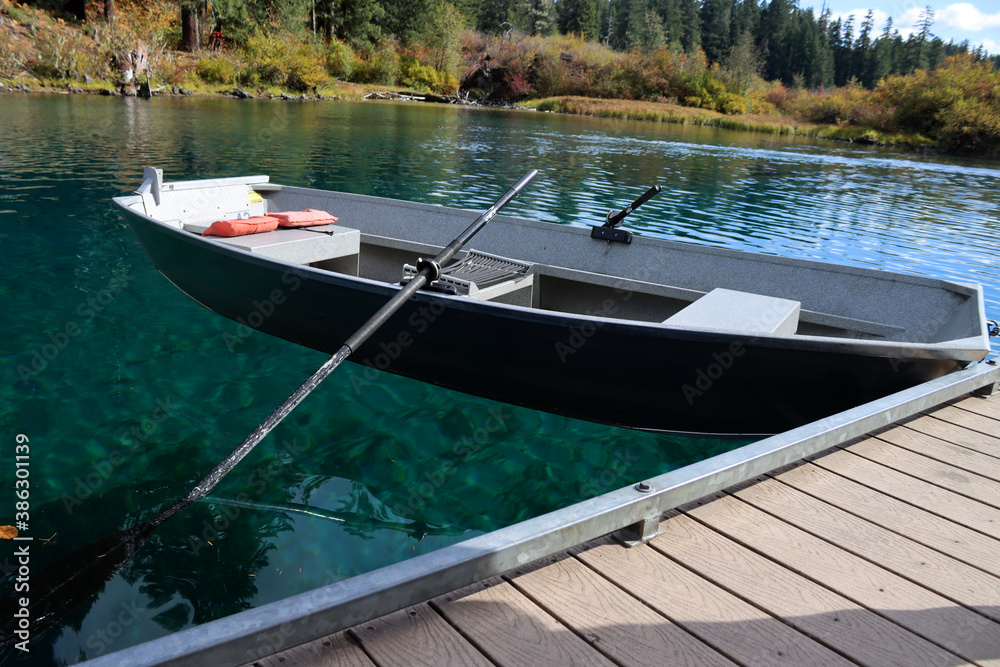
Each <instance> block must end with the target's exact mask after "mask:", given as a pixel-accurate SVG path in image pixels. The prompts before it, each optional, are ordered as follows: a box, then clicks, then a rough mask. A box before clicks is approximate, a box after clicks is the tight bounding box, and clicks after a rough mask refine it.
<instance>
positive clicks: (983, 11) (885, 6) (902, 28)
mask: <svg viewBox="0 0 1000 667" xmlns="http://www.w3.org/2000/svg"><path fill="white" fill-rule="evenodd" d="M826 5H827V6H828V7H829V8H830V10H831V11H832V12H833V13H834V15H835V16H839V17H841V18H844V17H846V16H847V15H848V14H855V15H856V18H855V19H854V35H855V36H857V34H858V27H859V26H860V25H861V22H862V21H864V19H865V14H867V13H868V10H869V9H874V10H875V32H877V33H880V32H881V31H882V28H883V27H884V26H885V20H886V19H887V18H888V17H889V16H892V24H893V27H895V28H897V29H898V30H899V33H900V34H901V35H903V37H906V36H907V35H909V34H910V33H911V32H913V31H914V27H913V26H914V25H915V24H916V23H917V20H918V19H919V18H920V14H921V13H922V12H923V11H924V8H925V7H926V6H927V5H930V6H931V8H932V9H933V10H934V25H933V26H932V27H931V32H932V33H933V34H935V35H937V36H938V37H940V38H941V39H943V40H944V41H946V42H947V41H948V40H949V39H954V40H955V41H956V42H961V41H962V40H963V39H967V40H969V43H970V44H972V45H973V46H975V45H977V44H982V45H983V46H985V47H986V50H987V51H989V52H990V53H1000V0H969V1H964V0H961V1H957V2H956V1H948V0H936V1H931V2H928V1H927V0H923V1H920V0H826ZM799 6H800V7H802V8H803V9H806V8H809V7H812V8H813V9H814V10H815V12H816V14H817V16H818V15H819V13H820V11H821V10H822V7H823V0H800V2H799Z"/></svg>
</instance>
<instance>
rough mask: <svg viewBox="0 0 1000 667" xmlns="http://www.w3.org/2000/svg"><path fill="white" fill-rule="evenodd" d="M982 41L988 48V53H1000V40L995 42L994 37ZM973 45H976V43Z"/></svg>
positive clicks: (984, 46) (985, 47)
mask: <svg viewBox="0 0 1000 667" xmlns="http://www.w3.org/2000/svg"><path fill="white" fill-rule="evenodd" d="M980 43H981V44H982V45H983V48H984V49H986V52H987V53H1000V42H994V41H993V40H992V39H984V40H981V41H980ZM972 46H973V47H975V44H973V45H972Z"/></svg>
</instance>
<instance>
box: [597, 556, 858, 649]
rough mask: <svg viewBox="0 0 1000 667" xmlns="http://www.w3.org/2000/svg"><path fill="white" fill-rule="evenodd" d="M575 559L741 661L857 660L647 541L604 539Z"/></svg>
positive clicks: (711, 644)
mask: <svg viewBox="0 0 1000 667" xmlns="http://www.w3.org/2000/svg"><path fill="white" fill-rule="evenodd" d="M577 558H579V559H580V560H582V561H583V562H584V563H586V564H587V565H588V566H590V567H591V568H593V569H594V570H595V571H597V572H599V573H600V574H601V575H602V576H604V577H606V578H608V579H610V580H611V581H613V582H614V583H615V584H617V585H618V586H620V587H622V588H624V589H625V590H627V591H629V592H630V593H632V595H634V596H636V597H637V598H639V599H640V600H642V601H643V602H644V603H645V604H647V605H649V606H650V607H652V608H654V609H656V610H657V611H659V612H660V613H662V614H663V615H665V616H667V617H668V618H670V619H671V620H672V621H673V622H674V623H677V624H678V625H679V626H681V627H682V628H684V629H685V630H687V631H688V632H690V633H691V634H693V635H695V636H696V637H698V638H699V639H701V640H702V641H704V642H705V643H706V644H708V645H710V646H713V647H715V648H716V649H718V650H719V651H720V652H721V653H723V654H725V655H727V656H729V657H730V658H731V659H733V660H735V661H736V662H738V663H740V664H743V665H794V666H796V667H798V666H799V665H811V666H814V667H824V666H825V667H834V666H844V667H846V666H847V665H853V664H854V663H852V662H850V661H849V660H847V659H846V658H844V657H842V656H840V655H838V654H837V653H834V652H833V651H831V650H830V649H828V648H826V647H825V646H823V645H822V644H819V643H817V642H815V641H813V640H812V639H810V638H809V637H807V636H805V635H804V634H802V633H801V632H798V631H797V630H795V629H793V628H792V627H790V626H788V625H786V624H785V623H783V622H782V621H780V620H778V619H777V618H775V617H774V616H772V615H770V614H768V613H766V612H764V611H762V610H761V609H758V608H757V607H754V606H753V605H751V604H749V603H747V602H745V601H744V600H741V599H740V598H738V597H736V596H735V595H732V594H730V593H729V592H727V591H725V590H724V589H722V588H719V587H718V586H716V585H715V584H713V583H711V582H709V581H707V580H705V579H704V578H702V577H700V576H698V575H697V574H695V573H694V572H692V571H691V570H689V569H687V568H685V567H683V566H682V565H679V564H678V563H675V562H674V561H672V560H670V559H669V558H666V557H665V556H664V555H663V554H662V553H660V552H658V551H656V550H655V549H653V548H652V547H650V546H648V545H640V546H637V547H634V548H631V549H627V548H625V547H622V546H621V545H618V544H612V543H606V544H603V545H600V546H597V547H594V548H591V549H588V550H586V551H583V552H581V553H580V554H578V555H577Z"/></svg>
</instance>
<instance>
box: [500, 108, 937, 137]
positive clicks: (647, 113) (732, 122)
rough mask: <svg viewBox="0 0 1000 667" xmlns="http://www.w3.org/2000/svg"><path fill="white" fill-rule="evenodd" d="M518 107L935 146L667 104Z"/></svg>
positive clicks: (867, 131) (868, 131) (852, 129)
mask: <svg viewBox="0 0 1000 667" xmlns="http://www.w3.org/2000/svg"><path fill="white" fill-rule="evenodd" d="M519 106H522V107H526V108H534V109H538V110H539V111H552V112H557V113H567V114H578V115H583V116H596V117H598V118H620V119H624V120H641V121H653V122H660V123H679V124H682V125H697V126H702V127H718V128H722V129H727V130H737V131H741V132H757V133H761V134H779V135H788V136H801V137H817V138H820V139H832V140H835V141H848V142H854V143H864V144H874V145H880V146H914V147H929V146H933V145H934V141H932V140H931V139H929V138H927V137H925V136H923V135H921V134H919V133H915V132H888V131H884V130H875V129H872V128H869V127H857V126H852V125H836V124H833V125H829V124H819V123H810V122H808V121H805V120H802V119H800V118H795V117H789V116H782V115H778V114H743V115H738V116H732V115H727V114H723V113H720V112H718V111H710V110H708V109H699V108H695V107H684V106H679V105H677V104H669V103H665V102H643V101H638V100H606V99H598V98H591V97H574V96H566V97H548V98H544V99H537V100H526V101H524V102H522V103H520V104H519Z"/></svg>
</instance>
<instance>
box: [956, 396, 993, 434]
mask: <svg viewBox="0 0 1000 667" xmlns="http://www.w3.org/2000/svg"><path fill="white" fill-rule="evenodd" d="M997 396H1000V394H997ZM997 396H991V397H989V398H982V397H979V396H969V397H967V398H963V399H961V400H960V401H957V402H955V403H953V404H952V406H949V407H956V408H961V409H962V410H966V411H968V412H974V413H976V414H977V415H981V416H983V417H987V418H989V419H994V420H1000V400H998V399H997ZM974 430H977V431H978V430H979V428H974ZM985 432H986V433H991V432H992V433H996V431H995V430H987V431H985Z"/></svg>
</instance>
